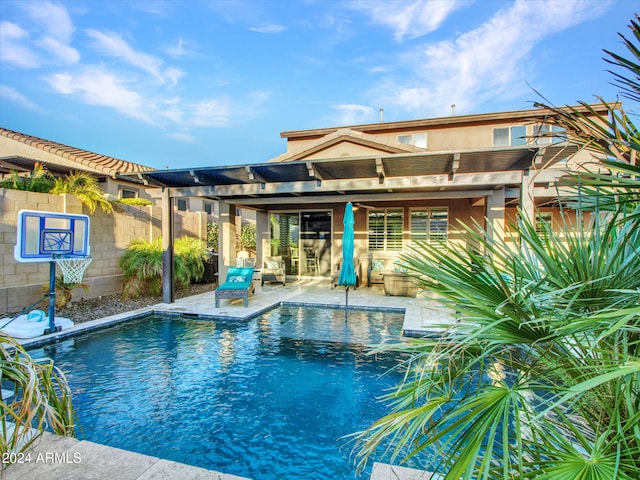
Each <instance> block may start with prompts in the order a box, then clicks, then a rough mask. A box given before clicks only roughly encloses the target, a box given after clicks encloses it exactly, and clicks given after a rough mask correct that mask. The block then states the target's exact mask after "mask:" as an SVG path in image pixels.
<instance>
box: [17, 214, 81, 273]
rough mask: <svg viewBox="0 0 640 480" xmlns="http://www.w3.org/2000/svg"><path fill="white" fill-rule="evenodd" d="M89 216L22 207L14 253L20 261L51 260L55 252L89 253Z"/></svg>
mask: <svg viewBox="0 0 640 480" xmlns="http://www.w3.org/2000/svg"><path fill="white" fill-rule="evenodd" d="M89 254H90V252H89V217H88V216H87V215H77V214H71V213H58V212H41V211H38V210H20V211H19V212H18V231H17V241H16V246H15V248H14V250H13V256H14V258H15V259H16V260H17V261H18V262H50V261H51V260H53V258H54V257H55V256H56V255H78V256H84V255H89Z"/></svg>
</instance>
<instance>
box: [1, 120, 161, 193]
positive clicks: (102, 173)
mask: <svg viewBox="0 0 640 480" xmlns="http://www.w3.org/2000/svg"><path fill="white" fill-rule="evenodd" d="M36 163H41V164H43V165H44V166H45V168H46V169H47V170H48V171H49V172H51V173H52V174H53V175H56V176H62V175H66V174H68V173H69V172H71V171H84V172H89V173H91V174H93V175H94V176H95V177H96V178H97V179H98V182H99V183H100V186H101V187H102V190H104V192H105V194H106V196H107V198H108V199H109V200H118V199H121V198H137V197H140V198H147V199H151V197H150V195H149V193H147V192H146V190H145V188H141V186H140V185H139V184H138V183H137V182H133V181H131V180H129V179H127V178H122V177H120V175H121V174H124V173H134V172H144V171H151V170H153V168H151V167H147V166H145V165H141V164H138V163H133V162H129V161H126V160H120V159H118V158H114V157H109V156H107V155H101V154H98V153H94V152H90V151H87V150H82V149H80V148H76V147H71V146H68V145H64V144H61V143H58V142H54V141H52V140H45V139H43V138H38V137H34V136H32V135H27V134H24V133H20V132H15V131H13V130H9V129H7V128H1V127H0V178H2V177H3V176H6V175H7V174H10V173H11V172H25V173H27V172H31V171H33V169H34V165H35V164H36Z"/></svg>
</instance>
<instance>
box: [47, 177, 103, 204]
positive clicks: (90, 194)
mask: <svg viewBox="0 0 640 480" xmlns="http://www.w3.org/2000/svg"><path fill="white" fill-rule="evenodd" d="M49 193H53V194H60V193H71V194H73V195H75V196H76V197H78V199H80V201H81V202H82V203H83V204H84V205H85V206H86V207H87V208H88V209H89V212H90V213H94V212H95V211H96V207H97V206H98V205H99V206H100V208H101V209H102V211H103V212H105V213H111V212H112V211H113V205H112V204H111V202H110V201H109V200H107V199H106V197H105V196H104V192H103V191H102V189H101V188H100V186H99V185H98V181H97V180H96V178H95V177H94V176H93V175H91V174H90V173H87V172H71V173H70V174H69V175H67V176H66V177H64V178H56V182H55V185H54V186H53V188H52V189H51V190H50V191H49Z"/></svg>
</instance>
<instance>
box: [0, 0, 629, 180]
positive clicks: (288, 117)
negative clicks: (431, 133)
mask: <svg viewBox="0 0 640 480" xmlns="http://www.w3.org/2000/svg"><path fill="white" fill-rule="evenodd" d="M636 7H638V3H637V2H636V1H631V0H583V1H579V0H513V1H510V0H475V1H474V0H460V1H458V0H406V1H405V0H402V1H393V0H341V1H339V0H333V1H326V0H306V1H305V0H299V1H293V0H267V1H259V0H219V1H199V0H188V1H180V0H171V1H163V0H126V1H125V0H84V1H83V0H73V1H41V0H37V1H36V0H19V1H12V0H2V1H1V2H0V126H2V127H4V128H8V129H11V130H16V131H19V132H21V133H25V134H28V135H34V136H38V137H42V138H45V139H47V140H53V141H56V142H60V143H63V144H66V145H70V146H73V147H77V148H82V149H85V150H90V151H93V152H97V153H100V154H104V155H109V156H113V157H117V158H120V159H123V160H128V161H131V162H136V163H141V164H143V165H147V166H150V167H153V168H158V169H162V168H189V167H201V166H214V165H237V164H250V163H262V162H266V161H268V160H269V159H271V158H273V157H276V156H278V155H280V154H281V153H284V152H285V151H286V140H285V139H283V138H281V136H280V132H283V131H290V130H304V129H312V128H322V127H335V126H344V125H357V124H366V123H377V122H379V121H380V120H381V113H380V109H382V110H383V119H384V121H401V120H414V119H420V118H433V117H446V116H449V115H452V114H453V113H455V114H456V115H466V114H476V113H491V112H498V111H507V110H522V109H528V108H533V103H534V102H537V101H545V102H547V103H551V104H554V105H567V104H576V103H577V102H578V101H586V102H592V101H596V96H600V97H603V98H605V99H606V100H615V99H616V98H618V94H619V91H620V89H619V88H618V87H615V86H614V85H611V82H612V80H613V76H612V74H611V73H609V72H607V70H608V69H609V68H611V66H610V65H609V64H607V63H606V62H605V61H604V60H603V58H604V57H605V54H604V52H603V49H607V50H610V51H614V52H616V53H621V54H626V53H627V50H626V49H625V47H624V46H623V45H622V43H621V38H620V36H619V33H623V34H625V35H626V36H627V37H629V38H630V37H631V35H630V30H629V28H628V25H629V22H630V20H631V19H632V18H633V16H634V14H635V11H636V9H637V8H636ZM452 105H455V108H454V109H452ZM454 110H455V112H454Z"/></svg>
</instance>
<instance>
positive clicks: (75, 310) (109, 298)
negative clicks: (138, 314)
mask: <svg viewBox="0 0 640 480" xmlns="http://www.w3.org/2000/svg"><path fill="white" fill-rule="evenodd" d="M215 287H216V285H215V284H214V283H200V284H198V283H194V284H192V285H190V286H189V288H187V289H185V290H179V291H176V292H175V296H176V298H184V297H190V296H191V295H197V294H199V293H204V292H210V291H212V290H214V289H215ZM78 297H79V296H78ZM48 301H49V300H48V299H45V300H43V301H42V302H41V303H40V304H39V305H36V306H35V307H33V308H34V309H35V308H40V309H42V310H44V311H45V313H46V309H47V306H48ZM160 302H162V297H152V296H144V297H140V298H135V299H130V300H123V299H122V298H120V295H105V296H102V297H101V298H90V299H82V300H75V299H74V301H73V303H72V305H71V306H70V307H69V308H56V316H59V317H67V318H71V320H73V321H74V323H82V322H88V321H89V320H95V319H96V318H102V317H108V316H110V315H115V314H117V313H123V312H129V311H131V310H136V309H138V308H143V307H148V306H149V305H155V304H156V303H160ZM18 313H20V312H14V313H7V314H5V315H2V316H3V317H4V316H6V317H9V318H12V317H13V316H15V315H18Z"/></svg>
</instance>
